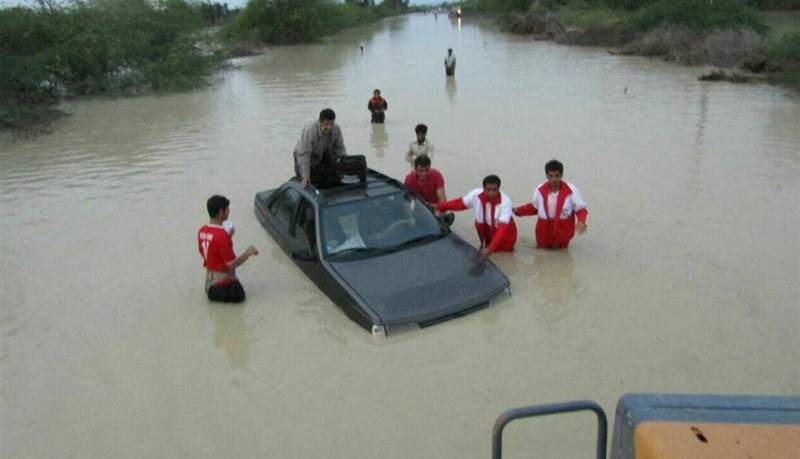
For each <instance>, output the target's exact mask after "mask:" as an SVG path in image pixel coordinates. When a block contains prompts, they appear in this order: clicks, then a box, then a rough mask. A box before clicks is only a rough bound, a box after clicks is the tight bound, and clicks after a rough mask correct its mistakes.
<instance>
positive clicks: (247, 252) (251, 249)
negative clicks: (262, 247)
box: [244, 245, 258, 257]
mask: <svg viewBox="0 0 800 459" xmlns="http://www.w3.org/2000/svg"><path fill="white" fill-rule="evenodd" d="M244 253H245V255H247V256H248V257H252V256H253V255H258V249H256V248H255V247H253V246H252V245H251V246H249V247H248V248H247V250H245V251H244Z"/></svg>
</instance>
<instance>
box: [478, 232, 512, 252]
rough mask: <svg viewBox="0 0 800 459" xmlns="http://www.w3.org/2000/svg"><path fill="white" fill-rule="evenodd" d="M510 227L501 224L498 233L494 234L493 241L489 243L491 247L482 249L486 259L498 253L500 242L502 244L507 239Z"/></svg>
mask: <svg viewBox="0 0 800 459" xmlns="http://www.w3.org/2000/svg"><path fill="white" fill-rule="evenodd" d="M508 226H509V225H508V223H500V224H498V225H497V231H495V232H494V236H493V237H492V241H491V242H490V243H489V246H488V247H483V248H482V249H481V255H483V256H484V258H486V257H488V256H489V255H491V254H492V253H494V252H496V251H497V248H498V247H499V246H500V242H502V241H503V239H505V237H506V233H507V232H508Z"/></svg>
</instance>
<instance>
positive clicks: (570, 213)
mask: <svg viewBox="0 0 800 459" xmlns="http://www.w3.org/2000/svg"><path fill="white" fill-rule="evenodd" d="M553 203H555V205H553ZM517 214H518V215H520V216H524V215H538V216H539V218H538V220H537V221H536V230H535V233H536V245H537V246H539V247H541V248H552V249H561V248H566V247H567V246H569V241H570V240H572V237H573V236H575V220H576V219H577V220H578V221H579V222H582V223H586V218H587V217H588V215H589V211H588V210H586V203H585V202H583V198H582V197H581V193H580V191H578V187H576V186H575V185H572V184H569V183H567V182H566V181H564V180H562V181H561V188H560V189H559V190H558V191H557V192H554V193H553V192H551V190H550V182H544V183H542V184H541V185H539V187H538V188H537V189H536V191H534V193H533V200H532V201H531V202H529V203H528V204H525V205H524V206H520V207H518V208H517Z"/></svg>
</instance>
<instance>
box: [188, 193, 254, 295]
mask: <svg viewBox="0 0 800 459" xmlns="http://www.w3.org/2000/svg"><path fill="white" fill-rule="evenodd" d="M206 209H207V210H208V215H209V217H210V218H211V220H210V221H209V222H208V224H207V225H203V226H202V227H201V228H200V230H199V231H198V232H197V244H198V249H199V250H200V255H201V256H202V257H203V266H204V267H205V268H206V284H205V288H206V295H207V296H208V299H209V300H211V301H221V302H224V303H241V302H242V301H244V297H245V294H244V288H243V287H242V284H241V283H240V282H239V279H238V278H237V277H236V268H237V267H239V266H241V265H243V264H244V262H246V261H247V259H248V258H250V257H252V256H253V255H258V250H256V248H255V247H253V246H252V245H251V246H249V247H248V248H247V250H245V251H244V253H243V254H242V255H240V256H239V257H236V254H235V253H234V252H233V239H231V236H232V235H233V232H234V229H233V225H232V224H229V225H226V224H225V223H226V222H227V220H228V215H230V212H231V209H230V201H228V199H227V198H225V197H224V196H220V195H214V196H211V197H210V198H208V201H207V202H206Z"/></svg>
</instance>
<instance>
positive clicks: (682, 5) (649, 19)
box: [630, 0, 765, 32]
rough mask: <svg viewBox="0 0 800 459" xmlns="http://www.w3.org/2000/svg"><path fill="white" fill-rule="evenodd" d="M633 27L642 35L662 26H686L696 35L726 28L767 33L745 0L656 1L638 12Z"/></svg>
mask: <svg viewBox="0 0 800 459" xmlns="http://www.w3.org/2000/svg"><path fill="white" fill-rule="evenodd" d="M630 23H631V25H632V26H633V27H635V28H636V29H638V30H641V31H647V30H652V29H655V28H657V27H659V26H663V25H679V26H685V27H688V28H690V29H692V30H695V31H710V30H714V29H724V28H734V29H737V28H746V29H752V30H756V31H760V32H763V31H764V30H765V29H764V26H763V25H762V24H761V22H760V21H759V19H758V16H757V15H756V12H755V10H754V9H753V8H752V7H751V6H750V5H749V4H748V2H747V1H746V0H714V1H713V2H710V1H708V0H657V1H654V2H650V3H647V4H646V5H644V6H642V7H641V8H639V9H638V10H637V11H636V12H635V13H634V14H633V15H632V16H631V17H630Z"/></svg>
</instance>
